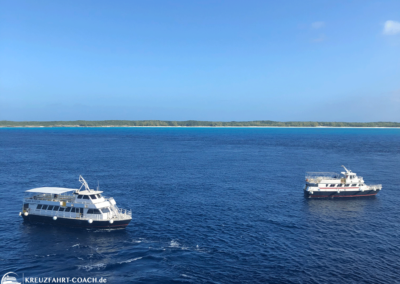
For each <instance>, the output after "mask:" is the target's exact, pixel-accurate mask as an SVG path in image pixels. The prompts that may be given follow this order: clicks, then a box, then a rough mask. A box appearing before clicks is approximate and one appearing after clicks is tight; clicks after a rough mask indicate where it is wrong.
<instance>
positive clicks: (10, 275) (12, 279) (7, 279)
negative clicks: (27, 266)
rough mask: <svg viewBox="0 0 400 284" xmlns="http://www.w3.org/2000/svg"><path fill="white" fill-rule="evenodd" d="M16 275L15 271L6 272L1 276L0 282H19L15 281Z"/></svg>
mask: <svg viewBox="0 0 400 284" xmlns="http://www.w3.org/2000/svg"><path fill="white" fill-rule="evenodd" d="M17 277H18V274H17V273H14V272H7V273H6V274H4V276H3V278H1V284H21V282H18V281H17Z"/></svg>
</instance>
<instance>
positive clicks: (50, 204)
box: [20, 176, 132, 228]
mask: <svg viewBox="0 0 400 284" xmlns="http://www.w3.org/2000/svg"><path fill="white" fill-rule="evenodd" d="M79 181H80V182H81V183H82V185H81V187H80V188H79V189H71V188H62V187H39V188H34V189H30V190H27V191H26V195H25V197H24V199H23V207H22V212H20V215H21V216H22V217H23V218H24V221H27V222H32V223H50V224H53V225H59V226H69V227H85V228H118V227H119V228H125V227H126V226H128V224H129V222H130V221H131V220H132V211H131V210H125V209H120V208H118V207H117V205H116V202H115V200H114V198H112V197H108V198H107V197H104V196H102V193H103V192H102V191H99V190H98V189H97V190H93V189H90V188H89V185H88V184H87V182H86V181H85V180H84V179H83V177H82V176H79ZM82 188H84V189H83V190H82Z"/></svg>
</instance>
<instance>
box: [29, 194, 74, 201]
mask: <svg viewBox="0 0 400 284" xmlns="http://www.w3.org/2000/svg"><path fill="white" fill-rule="evenodd" d="M25 200H39V201H54V202H64V201H65V202H73V201H74V200H75V197H74V196H57V197H52V196H49V195H45V196H37V195H36V196H31V197H24V201H25Z"/></svg>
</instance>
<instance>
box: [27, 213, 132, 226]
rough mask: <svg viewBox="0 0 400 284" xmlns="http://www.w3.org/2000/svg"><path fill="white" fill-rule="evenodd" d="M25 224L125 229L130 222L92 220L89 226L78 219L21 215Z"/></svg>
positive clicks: (86, 222)
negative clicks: (55, 218)
mask: <svg viewBox="0 0 400 284" xmlns="http://www.w3.org/2000/svg"><path fill="white" fill-rule="evenodd" d="M22 217H23V218H24V221H25V222H29V223H45V224H50V225H54V226H65V227H80V228H125V227H126V226H128V224H129V223H130V221H131V220H120V221H116V220H114V223H112V224H110V222H108V221H98V220H93V223H91V224H89V222H88V221H87V220H79V219H67V218H62V217H58V218H57V220H53V217H52V216H39V215H34V214H29V215H28V216H25V215H22Z"/></svg>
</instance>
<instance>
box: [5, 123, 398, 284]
mask: <svg viewBox="0 0 400 284" xmlns="http://www.w3.org/2000/svg"><path fill="white" fill-rule="evenodd" d="M399 142H400V129H312V128H311V129H289V128H261V129H259V128H246V129H243V128H18V129H4V128H3V129H0V208H1V210H2V214H1V217H2V222H0V277H2V275H3V274H4V273H6V272H9V271H13V272H16V273H18V274H19V275H21V274H22V273H23V274H24V275H25V277H27V276H30V277H98V278H100V277H105V278H107V280H108V281H107V283H399V282H400V262H399V260H400V173H399V170H400V143H399ZM341 165H345V166H346V167H347V168H349V169H351V170H353V171H354V172H356V173H357V174H359V175H361V176H363V177H364V179H365V181H366V183H367V184H377V183H380V184H383V190H382V191H381V192H380V193H379V194H378V195H377V196H376V197H375V198H367V199H349V200H310V199H305V198H304V197H303V188H304V176H305V172H306V171H334V172H340V171H341V168H340V166H341ZM79 175H83V177H84V178H85V179H86V180H87V181H88V183H89V185H90V186H91V187H92V188H95V187H96V186H97V184H98V183H99V185H100V189H101V190H103V191H104V195H106V196H113V197H114V198H115V200H116V201H117V205H118V206H119V207H121V208H130V209H132V211H133V220H132V222H131V224H130V225H129V226H128V227H127V228H126V229H122V230H87V229H69V228H60V227H51V226H44V225H31V224H25V223H23V221H22V218H21V217H20V216H19V215H18V213H19V212H20V210H21V204H22V197H23V192H24V191H25V190H28V189H31V188H34V187H40V186H60V187H72V188H74V187H76V188H78V187H79V186H80V183H79V182H78V176H79Z"/></svg>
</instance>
